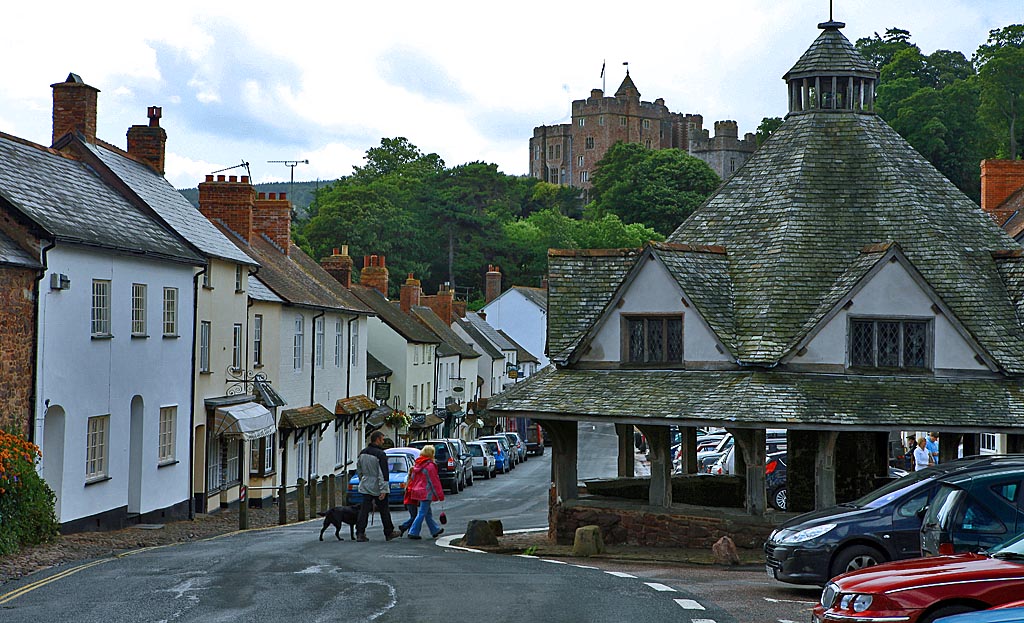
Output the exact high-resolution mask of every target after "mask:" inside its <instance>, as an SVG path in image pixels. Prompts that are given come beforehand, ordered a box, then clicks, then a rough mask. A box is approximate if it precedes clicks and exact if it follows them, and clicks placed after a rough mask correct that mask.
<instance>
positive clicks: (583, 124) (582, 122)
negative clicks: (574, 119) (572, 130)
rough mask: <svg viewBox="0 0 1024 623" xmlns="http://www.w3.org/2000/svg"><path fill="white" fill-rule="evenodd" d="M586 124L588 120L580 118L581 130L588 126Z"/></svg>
mask: <svg viewBox="0 0 1024 623" xmlns="http://www.w3.org/2000/svg"><path fill="white" fill-rule="evenodd" d="M586 122H587V120H586V119H584V118H583V117H580V127H581V128H582V127H583V126H585V125H586Z"/></svg>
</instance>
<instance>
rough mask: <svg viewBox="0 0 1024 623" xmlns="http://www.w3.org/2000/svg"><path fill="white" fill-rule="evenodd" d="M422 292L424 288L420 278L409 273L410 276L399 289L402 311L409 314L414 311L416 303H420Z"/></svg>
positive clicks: (399, 302) (399, 301)
mask: <svg viewBox="0 0 1024 623" xmlns="http://www.w3.org/2000/svg"><path fill="white" fill-rule="evenodd" d="M422 293H423V290H422V289H421V288H420V280H419V279H416V278H415V277H413V276H412V273H409V276H408V277H406V279H405V283H403V284H402V287H401V288H399V290H398V304H399V306H400V307H401V308H402V311H404V312H405V313H407V314H408V313H409V312H410V311H412V308H413V306H414V305H415V306H418V305H419V304H420V295H421V294H422Z"/></svg>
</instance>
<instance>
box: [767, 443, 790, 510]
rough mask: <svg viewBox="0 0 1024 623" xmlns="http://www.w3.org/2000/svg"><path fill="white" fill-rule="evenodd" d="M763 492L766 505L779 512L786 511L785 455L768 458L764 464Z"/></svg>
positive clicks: (781, 453) (780, 454) (780, 453)
mask: <svg viewBox="0 0 1024 623" xmlns="http://www.w3.org/2000/svg"><path fill="white" fill-rule="evenodd" d="M764 490H765V493H766V494H767V496H768V503H769V504H771V505H772V506H774V507H775V508H776V509H778V510H780V511H784V510H786V453H785V452H779V453H778V454H775V455H770V456H768V461H767V462H766V463H765V464H764Z"/></svg>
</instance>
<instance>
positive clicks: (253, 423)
mask: <svg viewBox="0 0 1024 623" xmlns="http://www.w3.org/2000/svg"><path fill="white" fill-rule="evenodd" d="M276 432H277V426H276V425H275V424H274V416H273V414H272V413H270V411H268V410H267V408H266V407H264V406H263V405H260V404H256V403H255V402H243V403H241V404H237V405H226V406H223V407H217V409H216V410H215V411H214V412H213V434H214V435H223V436H225V437H241V438H242V439H245V440H246V441H252V440H253V439H262V438H263V437H269V436H271V435H273V434H274V433H276Z"/></svg>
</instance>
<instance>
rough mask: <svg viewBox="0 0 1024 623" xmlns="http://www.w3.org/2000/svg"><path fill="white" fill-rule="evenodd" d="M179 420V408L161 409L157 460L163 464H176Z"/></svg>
mask: <svg viewBox="0 0 1024 623" xmlns="http://www.w3.org/2000/svg"><path fill="white" fill-rule="evenodd" d="M177 420H178V407H176V406H174V407H160V433H159V439H158V442H157V445H158V451H157V460H158V461H159V462H160V463H161V464H163V463H172V462H174V436H175V435H174V432H175V426H176V423H177Z"/></svg>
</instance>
